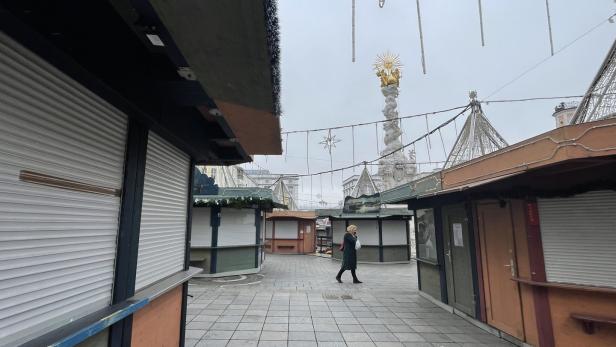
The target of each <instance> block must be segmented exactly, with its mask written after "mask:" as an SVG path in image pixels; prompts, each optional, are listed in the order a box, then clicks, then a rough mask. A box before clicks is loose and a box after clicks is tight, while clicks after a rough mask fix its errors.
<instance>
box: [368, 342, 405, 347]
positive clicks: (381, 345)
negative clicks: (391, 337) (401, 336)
mask: <svg viewBox="0 0 616 347" xmlns="http://www.w3.org/2000/svg"><path fill="white" fill-rule="evenodd" d="M374 344H375V345H376V347H404V344H402V342H383V341H374Z"/></svg>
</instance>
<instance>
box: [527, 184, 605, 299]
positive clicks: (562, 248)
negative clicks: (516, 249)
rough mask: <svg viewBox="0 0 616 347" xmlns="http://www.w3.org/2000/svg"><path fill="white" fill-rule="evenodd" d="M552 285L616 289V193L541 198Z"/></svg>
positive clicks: (548, 273)
mask: <svg viewBox="0 0 616 347" xmlns="http://www.w3.org/2000/svg"><path fill="white" fill-rule="evenodd" d="M538 205H539V220H540V227H541V238H542V242H543V252H544V258H545V270H546V274H547V279H548V281H550V282H563V283H574V284H582V285H592V286H609V287H616V192H614V191H607V190H606V191H594V192H588V193H584V194H579V195H575V196H572V197H568V198H556V199H539V200H538Z"/></svg>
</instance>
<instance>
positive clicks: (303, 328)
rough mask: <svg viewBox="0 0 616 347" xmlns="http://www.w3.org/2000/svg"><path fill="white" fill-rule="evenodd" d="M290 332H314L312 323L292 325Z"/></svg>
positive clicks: (290, 325)
mask: <svg viewBox="0 0 616 347" xmlns="http://www.w3.org/2000/svg"><path fill="white" fill-rule="evenodd" d="M288 329H289V331H314V327H313V325H312V323H290V324H289V327H288Z"/></svg>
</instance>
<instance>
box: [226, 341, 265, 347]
mask: <svg viewBox="0 0 616 347" xmlns="http://www.w3.org/2000/svg"><path fill="white" fill-rule="evenodd" d="M258 344H259V340H229V343H227V347H257V345H258Z"/></svg>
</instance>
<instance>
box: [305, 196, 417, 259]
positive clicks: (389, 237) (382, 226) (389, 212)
mask: <svg viewBox="0 0 616 347" xmlns="http://www.w3.org/2000/svg"><path fill="white" fill-rule="evenodd" d="M317 214H318V215H319V217H327V218H329V219H330V220H331V228H332V234H333V241H332V258H333V259H336V260H339V259H341V258H342V252H341V251H340V243H341V242H342V238H343V236H344V233H345V232H346V228H347V226H349V225H350V224H355V225H356V226H357V228H358V229H359V230H358V236H359V240H360V242H361V249H360V250H359V251H358V252H357V261H358V262H364V263H407V262H409V261H410V259H411V253H410V221H411V220H412V216H413V214H412V212H411V211H409V210H408V209H406V208H381V209H380V210H379V211H378V212H374V213H343V211H342V210H339V209H322V210H317Z"/></svg>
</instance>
